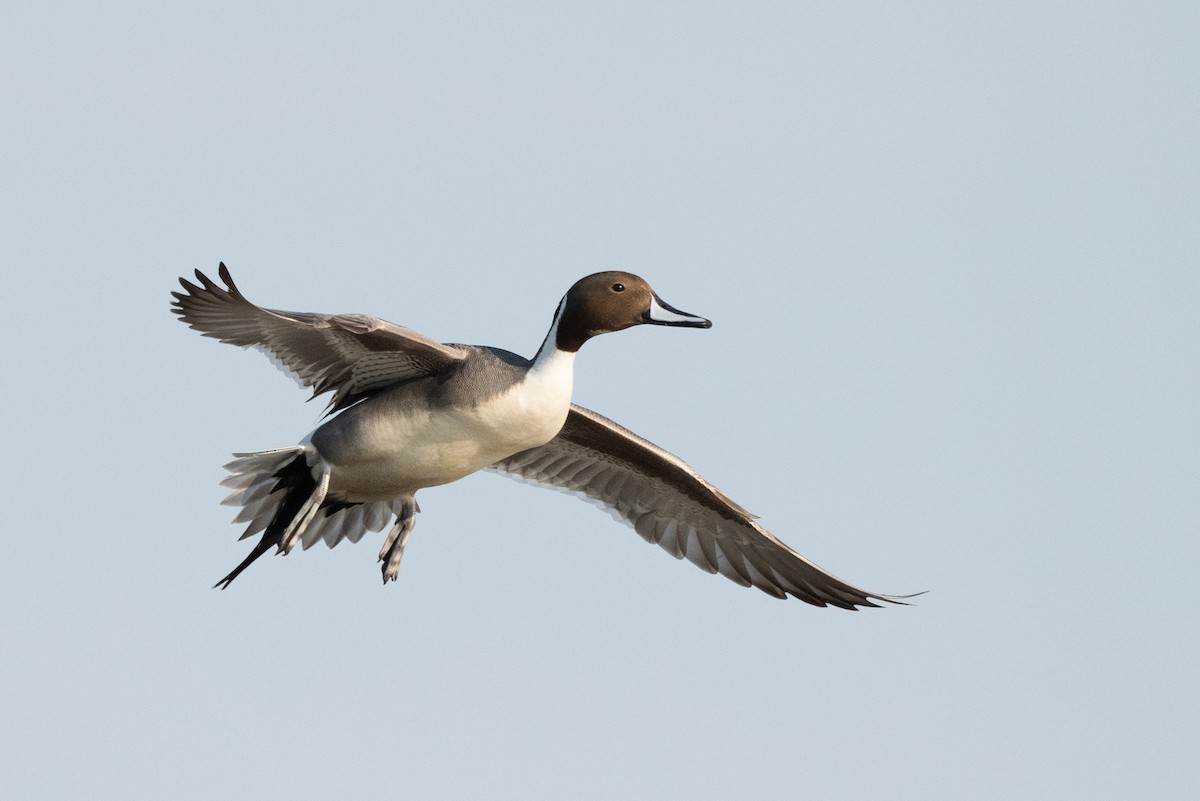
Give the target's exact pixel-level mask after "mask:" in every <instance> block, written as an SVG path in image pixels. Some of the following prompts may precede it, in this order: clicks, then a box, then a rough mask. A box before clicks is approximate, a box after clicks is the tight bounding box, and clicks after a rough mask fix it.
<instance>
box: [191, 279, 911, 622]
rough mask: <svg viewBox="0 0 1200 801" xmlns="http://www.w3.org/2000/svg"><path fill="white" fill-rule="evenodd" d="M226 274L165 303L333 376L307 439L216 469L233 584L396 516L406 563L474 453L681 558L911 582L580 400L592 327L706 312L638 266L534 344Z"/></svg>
mask: <svg viewBox="0 0 1200 801" xmlns="http://www.w3.org/2000/svg"><path fill="white" fill-rule="evenodd" d="M218 274H219V276H220V278H221V280H222V281H223V282H224V284H225V286H221V285H219V284H217V283H216V282H214V281H213V280H212V279H210V278H209V277H208V276H206V275H204V274H203V273H202V272H200V271H199V270H197V271H196V280H197V281H198V282H199V284H198V285H197V284H193V283H191V282H190V281H188V280H186V279H183V278H180V279H179V281H180V284H182V286H183V289H184V291H183V292H172V293H171V294H172V295H173V296H174V301H173V302H172V309H171V310H172V311H173V312H174V313H175V314H177V315H179V317H180V318H181V319H182V321H183V322H185V323H187V324H188V325H189V326H190V327H192V328H194V329H196V330H197V331H200V332H201V333H202V334H203V335H204V336H209V337H214V338H216V339H219V340H220V341H221V342H228V343H230V344H232V345H240V346H242V347H250V348H256V349H258V350H261V351H263V352H264V353H266V355H267V356H268V358H270V359H271V360H272V361H273V362H275V363H276V364H277V365H278V366H279V367H281V368H282V369H284V370H285V371H287V372H289V373H291V374H292V375H293V376H294V377H295V378H296V379H297V380H298V381H299V382H300V383H301V384H302V385H303V386H306V387H311V388H312V390H313V397H316V396H318V395H321V394H323V393H326V392H330V393H332V400H331V401H330V403H329V408H328V410H327V415H329V416H330V418H329V419H328V420H327V421H326V422H324V423H323V424H321V425H320V426H319V427H318V428H317V429H316V430H314V431H313V432H312V433H311V434H309V436H308V437H306V438H305V439H304V440H303V441H302V442H301V443H300V444H299V445H293V446H290V447H285V448H277V449H274V450H269V451H260V452H255V453H237V454H234V456H235V457H236V458H235V459H234V461H232V462H230V463H229V464H227V465H226V466H225V467H226V469H227V470H228V471H229V476H227V477H226V478H225V479H224V480H223V481H222V482H221V483H222V484H223V485H224V486H226V487H228V488H229V489H231V490H232V492H231V493H230V495H229V496H228V497H227V498H226V499H225V500H224V501H223V503H224V504H226V505H230V506H240V507H241V511H240V513H239V514H238V515H237V517H236V518H235V520H234V522H235V523H248V524H249V525H248V526H247V528H246V530H245V532H244V533H243V534H242V539H245V538H247V537H250V536H253V535H254V534H257V533H259V532H262V539H261V540H260V541H259V543H258V545H256V546H255V548H254V550H253V551H251V552H250V555H249V556H247V557H246V559H245V560H244V561H243V562H242V563H241V564H239V565H238V566H237V567H236V568H234V569H233V571H232V572H230V573H229V575H227V576H226V577H225V578H223V579H221V581H219V582H217V584H216V585H215V586H218V587H220V588H221V589H225V588H226V587H228V586H229V584H230V582H232V581H233V580H234V579H235V578H237V576H238V574H240V573H241V572H242V571H243V570H245V569H246V567H247V566H249V565H250V563H251V562H253V561H254V560H255V559H257V558H258V557H259V556H262V555H263V554H264V553H266V552H267V551H268V550H270V549H271V548H273V547H274V548H277V549H278V552H279V553H281V554H286V553H289V552H290V551H291V550H292V549H293V548H294V547H295V546H296V544H297V543H300V544H302V545H303V547H304V548H305V549H307V548H309V547H311V546H312V545H313V544H315V543H316V542H317V541H318V540H324V541H325V543H326V544H327V545H328V546H329V547H331V548H332V547H333V546H334V545H337V544H338V543H339V542H341V541H342V540H343V539H346V540H350V541H351V542H358V540H359V539H361V538H362V536H363V535H364V534H365V533H366V532H368V531H373V532H374V531H382V530H383V529H384V528H385V527H386V526H387V525H388V523H389V522H391V521H393V518H394V522H393V524H392V526H391V528H390V529H389V531H388V534H387V537H386V539H385V541H384V544H383V548H382V550H380V552H379V560H380V561H381V562H382V563H383V565H382V571H383V581H384V583H385V584H386V583H387V582H388V581H394V580H395V579H396V575H397V571H398V570H399V567H400V560H401V557H402V556H403V554H404V547H405V544H406V543H407V542H408V538H409V535H410V534H411V533H412V530H413V524H414V522H415V518H416V514H417V512H418V511H420V510H419V508H418V506H417V501H416V497H415V496H416V493H417V491H418V490H421V489H423V488H425V487H433V486H437V485H439V484H447V483H449V482H451V481H456V480H457V479H460V478H462V477H463V476H466V475H469V474H470V473H474V472H475V471H477V470H483V469H487V470H492V471H495V472H497V473H501V474H504V475H508V476H512V477H514V478H517V479H519V480H523V481H528V482H532V483H534V484H538V485H540V486H545V487H555V488H558V489H560V490H565V491H567V492H570V493H572V494H575V495H577V496H581V497H583V498H585V499H587V500H590V501H592V502H594V503H597V504H598V505H600V506H602V507H605V508H607V509H608V510H609V511H610V512H612V513H613V514H614V516H615V517H617V518H618V519H620V520H623V521H625V522H626V523H628V524H630V525H631V526H633V528H634V529H635V530H636V531H637V533H638V534H640V535H641V536H642V537H643V538H644V539H645V540H647V541H648V542H652V543H655V544H657V545H659V546H660V547H662V548H663V549H664V550H666V551H667V552H668V553H669V554H671V555H672V556H674V557H675V558H677V559H683V558H686V559H687V560H688V561H690V562H692V563H693V564H695V565H697V566H698V567H700V568H701V569H702V570H705V571H707V572H709V573H720V574H721V575H723V576H725V577H727V578H729V579H731V580H733V581H735V582H737V583H738V584H741V585H743V586H754V587H757V588H758V589H760V590H762V591H763V592H766V593H768V594H769V595H773V596H775V597H776V598H786V597H787V596H789V595H790V596H793V597H795V598H799V599H800V600H802V601H805V602H807V603H810V604H814V605H816V606H826V605H832V606H837V607H841V608H843V609H854V608H856V607H858V606H878V604H875V603H873V601H886V602H889V603H899V602H900V599H901V598H908V597H911V596H897V595H880V594H878V593H873V592H868V591H866V590H863V589H860V588H859V587H855V586H854V585H852V584H849V583H847V582H845V581H843V580H842V579H840V578H838V577H836V576H834V575H832V574H831V573H829V572H827V571H825V570H823V569H822V568H820V567H818V566H817V565H815V564H813V563H812V562H810V561H808V560H807V559H805V558H804V557H803V556H801V555H800V554H798V553H796V552H795V551H794V550H792V549H791V548H789V547H788V546H787V545H785V544H784V543H783V542H781V541H780V540H779V539H777V538H776V537H775V536H774V535H772V534H771V533H770V532H768V531H766V530H765V529H763V528H762V527H761V526H759V525H758V524H757V523H756V522H755V516H754V515H752V514H750V513H749V512H747V511H746V510H745V509H743V508H742V507H741V506H739V505H738V504H736V503H734V502H733V501H732V500H730V499H729V498H727V497H726V496H725V495H724V494H723V493H722V492H721V491H720V490H718V489H717V488H716V487H714V486H712V485H711V484H709V483H708V482H707V481H705V480H704V479H703V478H701V477H700V475H699V474H697V473H696V471H695V470H693V469H692V468H691V467H689V466H688V465H687V464H686V463H685V462H683V460H681V459H679V458H678V457H676V456H674V455H672V454H670V453H668V452H667V451H665V450H663V449H662V448H659V447H658V446H657V445H654V444H653V443H651V442H648V441H647V440H645V439H642V438H641V437H639V436H638V435H637V434H634V433H633V432H631V431H628V430H627V429H625V428H622V427H621V426H619V425H617V424H616V423H614V422H613V421H611V420H609V419H607V418H605V417H603V416H601V415H599V414H596V413H595V412H593V411H589V410H588V409H584V408H583V407H581V406H576V405H575V404H573V403H571V384H572V371H573V366H574V361H575V354H576V353H577V352H578V351H579V348H580V347H581V346H582V345H583V343H584V342H586V341H587V340H588V339H590V338H591V337H593V336H596V335H598V334H605V333H609V332H612V331H620V330H622V329H625V328H629V327H631V326H635V325H642V324H645V323H649V324H652V325H666V326H683V327H690V328H709V327H711V325H712V323H711V322H709V321H708V320H706V319H704V318H703V317H697V316H696V315H694V314H688V313H687V312H682V311H680V310H678V309H676V308H674V307H672V306H670V305H669V304H667V303H666V302H664V301H663V300H662V299H661V298H660V297H659V296H658V295H657V294H655V293H654V291H653V290H652V289H651V288H650V285H649V284H647V283H646V282H645V281H644V280H643V279H641V278H639V277H638V276H636V275H632V274H630V273H625V272H602V273H596V274H594V275H589V276H587V277H586V278H583V279H581V280H579V281H578V282H576V283H575V285H574V286H572V287H571V288H570V290H569V291H568V292H567V294H566V295H564V296H563V298H562V300H561V301H560V302H559V304H558V307H557V309H556V310H555V312H554V317H553V320H552V322H551V324H550V331H549V333H547V334H546V338H545V340H544V341H543V342H542V345H541V347H540V348H539V349H538V352H537V355H536V356H535V357H534V358H533V360H532V361H530V360H528V359H525V358H522V357H521V356H518V355H516V354H515V353H510V352H508V351H505V350H501V349H499V348H493V347H486V346H473V345H447V344H442V343H439V342H435V341H433V340H431V339H428V338H426V337H424V336H422V335H421V334H418V333H417V332H415V331H412V330H410V329H408V328H404V327H403V326H399V325H396V324H394V323H389V322H387V321H385V320H380V319H378V318H375V317H368V316H366V315H362V314H310V313H303V312H287V311H276V310H273V309H265V308H262V307H260V306H257V305H255V304H253V303H251V302H250V301H249V300H247V299H246V298H245V296H243V295H242V293H241V292H240V291H239V290H238V288H237V286H236V285H235V284H234V282H233V278H232V277H230V274H229V270H228V269H226V267H225V265H224V264H221V265H220V266H219V267H218Z"/></svg>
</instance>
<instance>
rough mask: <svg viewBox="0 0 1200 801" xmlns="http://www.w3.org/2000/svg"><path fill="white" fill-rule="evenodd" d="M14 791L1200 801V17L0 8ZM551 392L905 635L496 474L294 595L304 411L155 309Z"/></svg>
mask: <svg viewBox="0 0 1200 801" xmlns="http://www.w3.org/2000/svg"><path fill="white" fill-rule="evenodd" d="M3 16H4V21H3V25H2V27H0V68H2V71H3V80H2V81H0V103H2V107H0V143H2V144H0V152H2V154H3V157H2V160H0V203H2V220H0V245H2V249H0V260H2V262H3V264H4V270H3V276H4V277H3V291H2V292H0V310H2V314H0V326H2V327H3V328H2V330H3V338H4V357H3V362H4V368H5V373H6V375H7V376H8V378H7V380H6V384H5V391H4V393H3V395H4V400H3V411H4V416H3V419H4V421H5V425H6V431H5V434H4V443H5V448H4V460H3V463H2V466H0V477H2V479H3V482H2V483H3V486H4V501H5V513H4V518H3V519H4V522H3V530H4V549H3V557H2V561H0V626H2V632H0V636H2V642H3V646H2V650H3V656H2V657H0V670H2V671H3V674H2V682H0V720H2V721H3V723H2V725H0V795H3V796H4V797H5V798H13V799H18V798H20V799H43V798H44V799H60V798H88V799H97V798H101V799H108V798H111V799H161V798H171V799H211V798H230V799H243V798H289V799H328V798H393V797H394V798H414V799H490V798H495V799H612V798H654V799H731V798H750V797H756V798H764V797H769V798H874V799H925V800H928V799H956V800H957V799H1012V798H1053V799H1089V800H1092V799H1101V798H1103V799H1128V798H1167V799H1183V798H1195V797H1198V796H1200V770H1198V769H1197V764H1196V757H1197V754H1198V753H1200V723H1198V721H1200V689H1198V682H1197V674H1198V672H1200V626H1198V624H1197V614H1196V611H1195V603H1196V601H1195V584H1196V579H1197V575H1198V564H1200V544H1198V541H1197V538H1198V534H1200V425H1198V422H1200V418H1198V408H1200V369H1198V368H1200V363H1198V358H1197V357H1198V349H1200V312H1198V309H1200V269H1198V268H1200V233H1198V232H1200V226H1198V222H1200V55H1198V54H1200V47H1198V45H1197V42H1200V5H1197V4H1196V3H1194V2H1180V3H1165V2H1158V3H1156V2H1150V3H1094V2H1076V3H1055V2H1022V3H1013V2H1009V3H996V4H990V5H984V4H978V3H906V4H900V3H846V2H826V3H744V2H740V3H660V4H647V3H615V2H605V3H597V4H588V5H581V4H571V3H565V4H564V3H524V4H514V3H478V4H458V3H436V4H435V3H429V4H419V5H415V4H408V3H376V4H369V3H368V4H359V3H341V4H337V5H333V4H315V3H262V4H243V3H239V4H228V5H227V4H219V3H204V4H161V3H144V4H143V3H119V4H110V5H108V6H107V7H106V6H104V5H102V4H78V5H72V4H61V5H59V4H47V3H36V4H35V3H24V2H19V3H9V4H7V5H6V6H5V12H4V15H3ZM220 260H224V261H225V262H226V263H227V264H228V265H229V266H230V268H231V269H232V271H233V274H234V276H235V277H236V278H237V279H238V281H239V283H240V285H241V287H242V289H243V290H244V292H245V293H246V294H247V295H248V296H249V297H250V298H251V299H253V300H255V301H257V302H260V303H263V304H264V305H267V306H273V307H276V308H284V309H294V310H307V311H328V312H348V311H355V312H365V313H370V314H375V315H379V316H381V317H384V318H387V319H390V320H393V321H396V322H399V323H402V324H405V325H408V326H411V327H413V328H416V329H417V330H419V331H422V332H423V333H425V334H428V335H430V336H433V337H435V338H438V339H441V340H445V341H460V342H475V343H485V344H493V345H498V346H501V347H505V348H509V349H511V350H515V351H518V352H521V353H524V354H526V355H531V354H532V352H533V351H534V350H535V349H536V348H537V345H538V343H539V342H540V341H541V339H542V336H543V335H544V332H545V328H546V326H547V325H548V323H549V320H550V316H551V314H552V312H553V310H554V308H555V305H556V304H557V302H558V300H559V298H560V297H561V296H562V294H563V292H564V291H565V290H566V289H567V287H568V286H569V285H570V284H571V283H572V282H573V281H574V280H576V279H577V278H579V277H580V276H582V275H585V274H587V273H590V272H593V271H596V270H601V269H611V268H620V269H627V270H631V271H634V272H637V273H639V274H641V275H643V276H645V277H646V278H647V279H648V280H649V281H650V282H651V283H652V285H653V286H654V287H655V288H656V290H657V291H658V292H659V293H660V294H661V295H662V296H663V297H664V298H665V299H666V300H667V301H668V302H670V303H672V304H674V305H676V306H678V307H679V308H682V309H685V310H688V311H690V312H694V313H696V314H701V315H704V316H707V317H710V318H712V320H713V321H714V323H715V325H714V327H713V328H712V330H710V331H695V330H682V329H658V328H649V327H647V328H641V329H635V330H633V331H629V332H625V333H621V334H617V335H613V336H609V337H603V338H600V339H598V340H595V341H593V342H590V343H589V344H588V345H587V346H586V347H585V348H584V350H583V351H582V353H581V357H580V359H579V360H578V362H577V366H576V376H577V378H576V400H577V401H578V402H580V403H582V404H583V405H586V406H589V407H592V408H595V409H597V410H599V411H601V412H602V413H604V414H606V415H608V416H610V417H613V418H614V419H616V420H617V421H619V422H621V423H623V424H625V425H627V426H629V427H630V428H632V429H634V430H635V431H638V432H639V433H641V434H643V435H644V436H646V437H648V438H650V439H652V440H654V441H655V442H657V443H659V444H661V445H663V446H664V447H666V448H668V449H669V450H672V451H674V452H675V453H677V454H679V455H680V456H682V457H683V458H685V459H687V460H688V461H689V462H690V463H691V464H693V465H694V466H695V467H696V468H697V469H698V470H700V471H701V473H703V474H704V475H705V476H706V477H707V478H709V479H710V480H711V481H713V482H714V483H715V484H717V485H718V486H719V487H721V488H722V489H723V490H724V491H725V492H727V493H728V494H729V495H731V496H732V497H733V498H735V499H736V500H738V501H739V502H740V503H742V504H743V505H745V506H746V507H747V508H749V509H750V510H752V511H754V512H756V513H758V514H759V515H761V517H762V522H763V523H764V525H766V527H767V528H769V529H771V530H772V531H774V532H775V533H776V534H778V535H779V536H780V537H782V538H783V539H785V540H786V541H787V542H789V543H790V544H792V545H793V546H795V547H797V548H798V549H799V550H800V551H801V552H803V553H805V554H806V555H807V556H809V557H810V558H812V559H814V560H816V561H817V562H818V563H819V564H821V565H823V566H825V567H827V568H828V569H830V570H832V571H834V572H835V573H838V574H839V575H842V576H844V577H845V578H847V579H849V580H851V581H853V582H855V583H858V584H860V585H862V586H865V587H867V588H870V589H872V590H876V591H880V592H892V593H903V592H913V591H918V590H929V591H930V592H929V594H928V595H925V596H923V597H921V598H920V599H918V602H917V603H916V605H915V606H912V607H909V608H888V609H882V610H865V611H861V612H857V613H849V612H844V611H841V610H836V609H818V608H814V607H810V606H807V605H805V604H802V603H800V602H798V601H789V602H786V603H785V602H779V601H776V600H773V599H771V598H769V597H768V596H766V595H763V594H762V593H759V592H756V591H752V590H747V589H742V588H740V587H738V586H736V585H734V584H732V583H731V582H728V581H726V580H724V579H722V578H720V577H714V576H709V575H706V574H704V573H702V572H701V571H699V570H698V569H696V568H694V567H692V566H691V565H689V564H687V563H683V562H675V561H674V560H672V559H671V558H669V557H668V556H667V555H666V554H664V553H663V552H662V551H660V550H659V549H657V548H654V547H651V546H649V545H646V544H645V543H644V542H642V541H641V539H640V538H638V537H637V536H636V535H635V534H634V533H633V532H632V530H630V529H628V528H625V527H623V526H621V525H619V524H617V523H615V522H614V521H613V520H611V519H610V518H609V517H608V516H607V515H605V514H602V513H600V512H598V511H596V510H595V509H594V508H592V507H591V506H589V505H587V504H584V503H580V502H579V501H577V500H575V499H573V498H570V497H567V496H564V495H559V494H557V493H553V492H548V491H545V490H539V489H536V488H531V487H527V486H524V485H521V484H518V483H515V482H512V481H510V480H507V479H505V478H502V477H498V476H494V475H486V474H485V475H478V476H472V477H469V478H467V479H465V480H463V481H461V482H459V483H457V484H454V485H451V486H447V487H441V488H436V489H433V490H426V491H425V492H423V493H422V496H421V503H422V507H423V510H424V513H423V514H422V515H421V517H420V518H419V519H418V523H417V528H416V531H415V533H414V535H413V539H412V542H411V544H410V546H409V549H408V551H407V554H406V557H405V561H404V565H403V567H402V569H401V573H400V581H399V583H398V584H395V585H390V586H388V587H386V588H385V587H383V586H382V585H381V583H380V580H379V574H378V568H377V565H376V561H375V557H376V551H377V549H378V546H379V542H380V537H381V535H374V537H373V538H371V539H369V540H367V541H364V542H363V543H361V544H359V545H357V546H354V545H342V546H339V547H338V548H337V549H335V550H333V551H329V550H327V549H326V548H324V546H318V548H316V549H314V550H311V551H308V552H303V553H301V552H296V553H294V554H293V555H291V556H289V557H287V558H267V559H263V560H260V561H259V562H258V563H257V564H255V565H254V567H253V568H252V569H251V570H249V571H248V572H247V573H245V574H244V575H243V576H242V577H241V578H240V579H239V580H238V581H237V582H236V583H235V584H234V585H233V586H232V587H231V588H230V589H229V591H227V592H223V593H222V592H217V591H214V590H212V589H210V587H211V585H212V584H213V582H214V581H216V580H217V579H218V578H220V577H221V576H222V575H224V574H225V573H226V572H227V571H228V570H229V569H230V568H231V567H233V566H234V565H235V564H236V563H237V562H238V561H239V560H241V558H242V557H243V556H244V554H245V553H246V552H247V550H248V549H249V547H250V544H249V543H238V542H237V541H236V536H237V534H238V533H239V532H240V528H235V527H233V526H231V525H230V523H229V521H230V518H231V516H232V513H231V510H229V509H228V508H225V507H221V506H219V505H218V502H219V501H220V499H221V498H222V497H223V494H224V493H223V491H222V490H221V489H220V488H219V487H218V486H217V482H218V481H219V479H220V478H221V477H222V475H223V473H222V470H221V465H222V464H223V463H224V462H225V461H227V460H228V458H229V453H230V452H232V451H241V450H254V449H262V448H269V447H275V446H281V445H287V444H290V443H293V442H295V441H297V440H298V439H299V438H300V437H302V436H303V435H304V434H306V433H307V432H308V431H309V430H310V429H311V428H312V427H313V425H314V424H315V422H316V420H317V416H318V414H319V412H320V405H319V403H314V404H307V405H306V404H305V403H304V399H305V397H306V395H307V393H306V392H302V391H300V390H298V389H297V388H296V387H295V385H294V384H293V383H292V382H291V381H290V380H289V379H288V378H287V377H286V376H284V375H283V374H281V373H279V372H278V371H276V370H275V369H274V368H272V367H271V365H270V364H269V363H268V362H267V361H266V360H265V359H264V358H263V357H262V356H261V355H259V354H257V353H253V352H241V351H238V350H236V349H234V348H230V347H228V346H222V345H218V344H217V343H216V342H214V341H212V340H207V339H203V338H201V337H200V336H198V335H197V334H196V333H195V332H192V331H189V330H187V329H186V328H185V327H184V326H182V325H180V324H179V323H178V322H176V321H175V319H174V317H173V316H172V315H171V314H169V313H168V300H169V296H168V292H169V291H170V290H172V289H173V288H175V286H176V278H177V276H179V275H181V274H188V273H190V271H191V270H192V269H194V268H197V267H198V268H202V269H204V270H206V271H212V270H215V268H216V266H217V262H218V261H220Z"/></svg>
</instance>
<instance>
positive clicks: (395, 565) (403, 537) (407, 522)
mask: <svg viewBox="0 0 1200 801" xmlns="http://www.w3.org/2000/svg"><path fill="white" fill-rule="evenodd" d="M417 512H418V509H417V502H416V500H415V499H413V498H408V499H406V500H405V501H404V502H403V505H402V506H401V507H400V514H398V515H397V516H396V523H395V524H394V525H393V526H392V529H391V531H389V532H388V535H387V540H386V541H384V543H383V548H382V550H380V551H379V561H380V562H383V567H382V568H381V570H382V571H383V583H384V584H387V583H388V582H389V581H395V580H396V575H397V574H398V573H399V572H400V560H401V559H402V558H404V546H405V545H407V544H408V537H409V535H410V534H412V530H413V526H414V525H416V522H417Z"/></svg>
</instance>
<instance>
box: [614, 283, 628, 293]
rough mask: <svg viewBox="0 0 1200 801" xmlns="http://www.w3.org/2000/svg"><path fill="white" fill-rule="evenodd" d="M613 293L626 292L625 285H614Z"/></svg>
mask: <svg viewBox="0 0 1200 801" xmlns="http://www.w3.org/2000/svg"><path fill="white" fill-rule="evenodd" d="M612 291H613V292H624V291H625V285H624V284H613V285H612Z"/></svg>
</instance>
